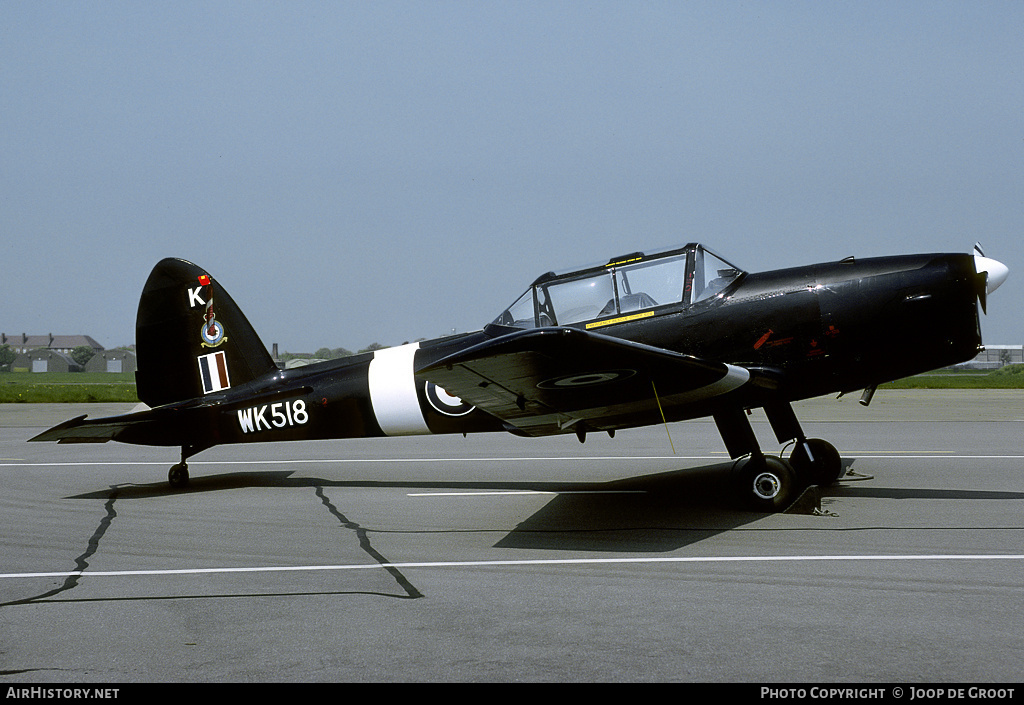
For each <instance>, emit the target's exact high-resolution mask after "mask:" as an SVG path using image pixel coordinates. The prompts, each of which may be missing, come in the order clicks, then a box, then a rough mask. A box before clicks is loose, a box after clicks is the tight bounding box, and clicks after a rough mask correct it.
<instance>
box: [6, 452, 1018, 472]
mask: <svg viewBox="0 0 1024 705" xmlns="http://www.w3.org/2000/svg"><path fill="white" fill-rule="evenodd" d="M841 454H842V456H843V457H844V458H854V459H856V458H857V457H858V456H863V457H865V458H871V459H883V460H885V459H888V460H905V459H918V460H920V459H930V460H941V459H955V460H1024V455H961V454H959V453H956V452H955V451H895V450H880V451H873V450H861V451H845V452H842V453H841ZM728 459H729V458H728V456H726V455H725V454H724V453H721V454H715V455H640V456H634V455H595V456H589V455H581V456H572V457H566V456H561V457H553V458H532V457H531V458H520V457H516V458H471V457H462V458H319V459H292V460H194V461H189V466H212V465H249V466H251V465H316V464H332V465H333V464H341V463H345V464H359V463H377V464H380V463H466V462H473V463H536V462H545V463H550V462H563V463H579V462H591V461H644V460H715V461H719V462H722V461H728ZM168 462H169V461H136V462H125V461H112V462H102V461H89V462H42V463H40V462H32V463H25V462H0V467H6V468H41V467H104V466H107V467H113V466H118V465H134V466H140V467H141V466H144V465H159V466H165V467H166V466H167V463H168Z"/></svg>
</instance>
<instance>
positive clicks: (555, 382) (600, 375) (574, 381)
mask: <svg viewBox="0 0 1024 705" xmlns="http://www.w3.org/2000/svg"><path fill="white" fill-rule="evenodd" d="M635 374H636V370H603V371H601V372H584V373H583V374H578V375H565V376H563V377H553V378H551V379H547V380H544V381H543V382H540V383H538V384H537V386H538V387H540V388H541V389H573V388H575V387H589V386H592V385H595V384H606V383H608V382H617V381H619V380H623V379H629V378H630V377H632V376H633V375H635Z"/></svg>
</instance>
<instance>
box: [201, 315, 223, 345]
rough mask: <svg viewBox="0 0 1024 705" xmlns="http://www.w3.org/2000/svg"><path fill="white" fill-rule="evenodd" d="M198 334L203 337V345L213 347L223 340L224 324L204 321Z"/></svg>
mask: <svg viewBox="0 0 1024 705" xmlns="http://www.w3.org/2000/svg"><path fill="white" fill-rule="evenodd" d="M200 335H202V337H203V345H205V346H206V347H208V348H215V347H217V346H218V345H220V344H221V343H223V342H224V326H222V325H221V324H220V322H218V321H211V322H210V323H204V324H203V329H202V332H201V333H200Z"/></svg>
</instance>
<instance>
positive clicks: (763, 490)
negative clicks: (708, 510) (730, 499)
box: [714, 403, 843, 512]
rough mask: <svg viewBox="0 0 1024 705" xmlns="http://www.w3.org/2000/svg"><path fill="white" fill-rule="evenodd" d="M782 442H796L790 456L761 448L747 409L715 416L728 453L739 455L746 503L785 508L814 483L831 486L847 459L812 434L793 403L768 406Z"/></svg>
mask: <svg viewBox="0 0 1024 705" xmlns="http://www.w3.org/2000/svg"><path fill="white" fill-rule="evenodd" d="M764 410H765V414H766V415H767V417H768V421H769V423H770V424H771V426H772V430H773V431H774V432H775V436H776V438H777V439H778V441H779V443H786V442H788V441H795V442H796V448H795V449H794V450H793V453H792V455H790V457H789V461H788V462H787V461H785V460H783V459H781V458H775V457H772V456H766V455H765V454H764V453H762V452H761V447H760V445H759V444H758V441H757V437H756V436H755V435H754V431H753V429H752V428H751V427H750V421H749V419H747V416H746V414H744V412H743V410H742V409H727V410H723V411H720V412H718V413H717V414H715V415H714V419H715V424H716V425H717V426H718V431H719V433H721V434H722V440H724V441H725V447H726V449H727V450H728V451H729V456H730V457H731V458H733V459H734V460H737V462H736V464H735V466H734V470H735V473H736V481H737V488H738V492H739V495H740V497H741V498H742V499H743V500H744V502H745V503H746V504H747V505H748V506H750V507H751V508H753V509H755V510H756V511H766V512H773V511H781V510H783V509H785V508H786V507H787V506H789V504H790V503H791V502H793V501H794V500H796V498H797V496H798V495H799V493H800V491H801V490H803V489H804V488H806V487H808V486H809V485H829V484H832V483H833V482H835V481H836V480H838V479H839V477H840V475H841V474H842V469H843V462H842V458H841V457H840V456H839V451H837V450H836V449H835V447H834V446H833V445H832V444H831V443H828V442H827V441H823V440H821V439H820V438H807V436H805V435H804V432H803V430H802V429H801V428H800V422H799V421H798V420H797V418H796V414H794V413H793V407H792V406H790V405H789V404H788V403H777V404H771V405H766V406H765V407H764Z"/></svg>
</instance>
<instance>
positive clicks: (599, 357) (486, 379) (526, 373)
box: [418, 327, 750, 436]
mask: <svg viewBox="0 0 1024 705" xmlns="http://www.w3.org/2000/svg"><path fill="white" fill-rule="evenodd" d="M418 372H419V373H420V374H422V375H423V376H424V377H426V378H427V379H429V380H430V381H432V382H434V383H435V384H437V385H439V386H441V387H443V388H444V389H445V390H446V391H447V392H448V393H450V394H454V395H456V396H458V397H460V398H461V399H462V400H463V401H466V402H468V403H470V404H473V405H475V406H477V407H479V408H480V409H482V410H484V411H486V412H488V413H490V414H493V415H494V416H497V417H498V418H500V419H502V420H503V421H505V423H506V425H507V426H508V427H509V430H510V431H513V432H517V433H521V434H523V435H528V436H544V435H550V434H554V433H563V432H565V431H568V430H579V429H580V426H578V424H581V423H582V424H583V426H582V427H583V428H586V429H596V430H614V429H616V428H626V427H630V426H638V425H644V424H649V423H658V422H660V421H661V409H670V408H675V407H678V406H680V405H685V404H696V403H700V402H705V401H707V400H710V399H712V398H714V397H717V396H719V395H721V394H725V393H726V392H729V391H731V390H733V389H736V388H737V387H740V386H742V385H743V384H745V383H746V382H747V381H748V380H749V379H750V373H749V372H748V371H747V370H746V369H744V368H742V367H736V366H734V365H728V364H725V363H721V362H709V361H707V360H701V359H699V358H696V357H692V356H689V355H682V354H679V353H675V352H672V351H670V350H665V349H662V348H656V347H652V346H649V345H643V344H640V343H634V342H630V341H626V340H622V339H619V338H612V337H609V336H605V335H601V334H597V333H590V332H587V331H582V330H577V329H575V328H561V327H559V328H537V329H531V330H519V331H516V332H513V333H509V334H507V335H503V336H500V337H496V338H494V339H492V340H489V341H487V342H484V343H481V344H479V345H476V346H474V347H471V348H468V349H466V350H463V351H460V352H458V353H454V354H452V355H449V356H448V357H445V358H443V359H441V360H439V361H437V362H435V363H432V364H430V365H428V366H426V367H423V368H422V369H420V370H418ZM659 407H661V409H660V408H659Z"/></svg>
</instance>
